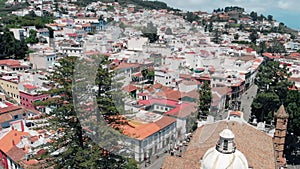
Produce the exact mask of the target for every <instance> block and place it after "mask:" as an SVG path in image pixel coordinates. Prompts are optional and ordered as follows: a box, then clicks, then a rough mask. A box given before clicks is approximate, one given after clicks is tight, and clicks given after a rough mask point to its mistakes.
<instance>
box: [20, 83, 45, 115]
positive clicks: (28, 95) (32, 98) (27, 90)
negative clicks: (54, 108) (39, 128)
mask: <svg viewBox="0 0 300 169" xmlns="http://www.w3.org/2000/svg"><path fill="white" fill-rule="evenodd" d="M23 86H24V91H20V99H21V105H22V106H23V107H26V108H28V109H32V110H39V111H41V112H44V110H43V109H44V108H43V107H41V106H39V107H37V106H34V103H35V102H39V101H44V100H46V99H48V96H49V95H48V94H41V93H38V92H36V91H35V89H37V87H36V86H33V85H30V84H24V85H23Z"/></svg>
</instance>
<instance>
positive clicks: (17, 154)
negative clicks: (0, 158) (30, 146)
mask: <svg viewBox="0 0 300 169" xmlns="http://www.w3.org/2000/svg"><path fill="white" fill-rule="evenodd" d="M6 154H7V155H8V156H9V157H10V158H11V159H13V160H14V161H15V162H19V161H20V160H22V159H23V158H24V156H25V154H26V153H25V152H24V150H23V149H20V148H18V147H17V146H13V147H12V148H11V149H10V150H9V151H8V152H7V153H6Z"/></svg>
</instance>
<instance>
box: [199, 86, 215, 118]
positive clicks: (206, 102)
mask: <svg viewBox="0 0 300 169" xmlns="http://www.w3.org/2000/svg"><path fill="white" fill-rule="evenodd" d="M211 102H212V93H211V88H210V84H209V82H208V81H205V82H204V83H203V84H202V86H201V88H200V89H199V108H198V110H199V113H198V117H197V118H198V119H199V118H200V117H201V116H207V115H209V111H210V106H211Z"/></svg>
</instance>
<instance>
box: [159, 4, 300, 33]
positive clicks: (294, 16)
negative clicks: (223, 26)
mask: <svg viewBox="0 0 300 169" xmlns="http://www.w3.org/2000/svg"><path fill="white" fill-rule="evenodd" d="M160 1H163V2H166V3H167V4H168V6H170V7H174V8H179V9H182V10H189V11H197V10H200V11H206V12H212V11H213V9H218V8H225V7H226V6H239V7H243V8H245V10H246V12H249V13H250V12H251V11H256V12H257V13H258V14H259V15H260V14H263V15H265V16H268V15H273V18H274V19H275V20H277V21H279V22H283V23H284V24H285V25H287V26H289V27H291V28H294V29H297V30H300V0H160Z"/></svg>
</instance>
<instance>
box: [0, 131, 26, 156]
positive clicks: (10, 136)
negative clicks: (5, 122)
mask: <svg viewBox="0 0 300 169" xmlns="http://www.w3.org/2000/svg"><path fill="white" fill-rule="evenodd" d="M22 136H29V133H27V132H21V131H17V130H11V131H10V132H9V133H7V134H6V135H5V136H4V137H2V139H1V140H0V145H1V146H0V149H1V150H2V151H3V152H5V153H7V152H8V151H9V150H10V149H12V148H13V147H14V146H15V145H17V144H19V142H20V141H21V139H22Z"/></svg>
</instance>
